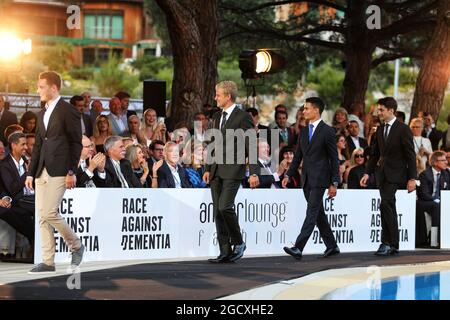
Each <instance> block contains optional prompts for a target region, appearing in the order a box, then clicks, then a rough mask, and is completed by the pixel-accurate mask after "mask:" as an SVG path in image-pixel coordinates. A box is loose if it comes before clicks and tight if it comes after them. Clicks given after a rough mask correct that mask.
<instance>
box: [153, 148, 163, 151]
mask: <svg viewBox="0 0 450 320" xmlns="http://www.w3.org/2000/svg"><path fill="white" fill-rule="evenodd" d="M154 151H164V149H162V148H161V149H160V148H155V149H154Z"/></svg>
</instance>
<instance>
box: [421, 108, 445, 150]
mask: <svg viewBox="0 0 450 320" xmlns="http://www.w3.org/2000/svg"><path fill="white" fill-rule="evenodd" d="M423 124H424V126H423V131H422V137H424V138H428V139H430V141H431V147H432V148H433V151H436V150H438V149H439V142H440V141H441V139H442V132H441V131H440V130H438V129H436V127H433V125H434V120H433V117H432V116H431V114H429V113H428V112H424V113H423Z"/></svg>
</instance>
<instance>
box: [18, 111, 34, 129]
mask: <svg viewBox="0 0 450 320" xmlns="http://www.w3.org/2000/svg"><path fill="white" fill-rule="evenodd" d="M36 121H37V116H36V114H35V113H34V112H32V111H27V112H25V113H24V114H23V115H22V118H20V125H21V126H22V128H23V133H25V134H26V133H36Z"/></svg>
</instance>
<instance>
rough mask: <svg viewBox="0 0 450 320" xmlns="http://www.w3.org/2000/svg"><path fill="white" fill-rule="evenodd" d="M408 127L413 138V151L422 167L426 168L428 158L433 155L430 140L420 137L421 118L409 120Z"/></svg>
mask: <svg viewBox="0 0 450 320" xmlns="http://www.w3.org/2000/svg"><path fill="white" fill-rule="evenodd" d="M409 127H410V128H411V132H412V134H413V136H414V139H413V142H414V151H415V152H416V154H417V155H419V156H420V157H421V159H422V165H423V166H424V167H426V166H427V164H428V157H429V156H430V155H431V154H432V153H433V147H432V146H431V141H430V139H428V138H425V137H422V131H423V120H422V119H421V118H414V119H412V120H411V123H410V124H409Z"/></svg>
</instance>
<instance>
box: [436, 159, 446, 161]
mask: <svg viewBox="0 0 450 320" xmlns="http://www.w3.org/2000/svg"><path fill="white" fill-rule="evenodd" d="M436 161H447V159H436Z"/></svg>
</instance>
